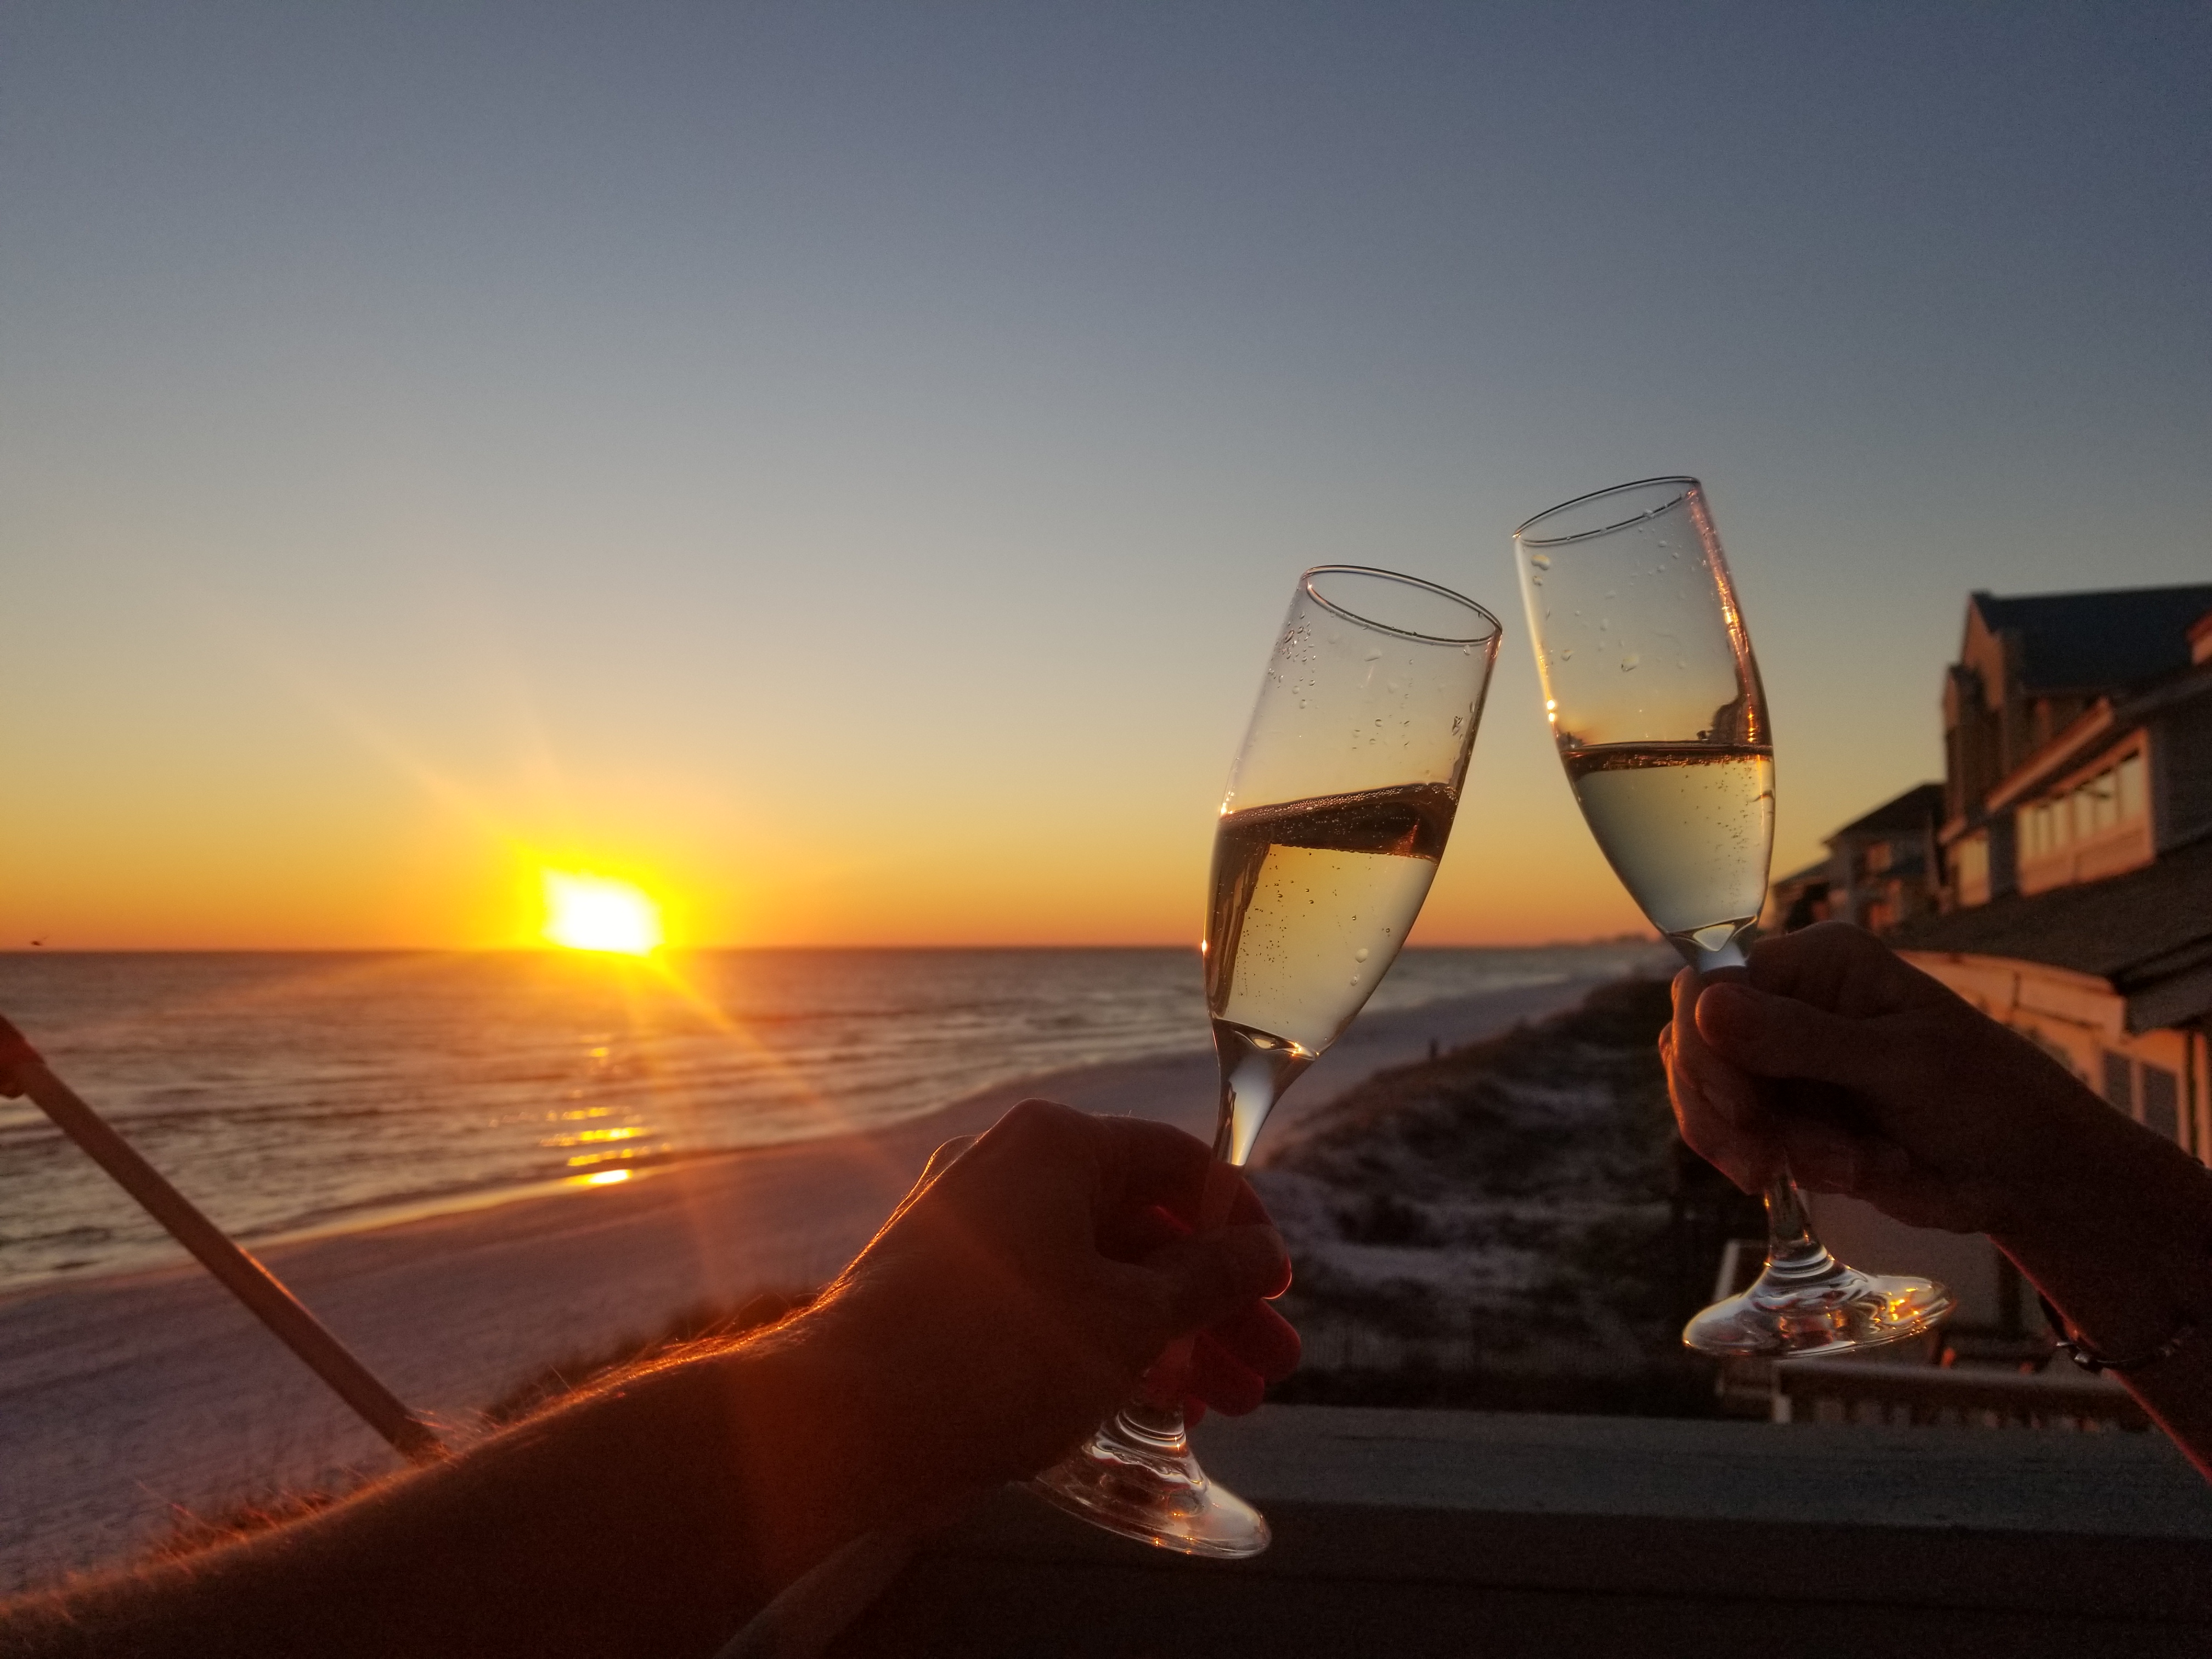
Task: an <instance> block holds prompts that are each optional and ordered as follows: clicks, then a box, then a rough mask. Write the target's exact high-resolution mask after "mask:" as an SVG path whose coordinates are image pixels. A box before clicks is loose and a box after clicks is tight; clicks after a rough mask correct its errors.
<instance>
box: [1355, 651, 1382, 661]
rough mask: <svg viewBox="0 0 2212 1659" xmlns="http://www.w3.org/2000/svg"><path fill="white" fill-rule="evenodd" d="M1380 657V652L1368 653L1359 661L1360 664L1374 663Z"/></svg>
mask: <svg viewBox="0 0 2212 1659" xmlns="http://www.w3.org/2000/svg"><path fill="white" fill-rule="evenodd" d="M1382 655H1383V653H1381V652H1380V651H1370V652H1369V653H1367V654H1366V655H1365V656H1364V657H1363V658H1361V659H1360V660H1361V661H1362V662H1374V661H1376V660H1377V659H1380V658H1381V657H1382Z"/></svg>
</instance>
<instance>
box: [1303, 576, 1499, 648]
mask: <svg viewBox="0 0 2212 1659" xmlns="http://www.w3.org/2000/svg"><path fill="white" fill-rule="evenodd" d="M1316 576H1380V577H1382V578H1383V580H1385V581H1394V582H1403V583H1404V584H1405V585H1406V586H1408V587H1419V588H1425V589H1426V590H1427V591H1428V592H1431V593H1434V594H1436V595H1437V596H1438V597H1439V598H1441V599H1449V600H1450V601H1451V602H1452V603H1453V604H1454V605H1464V606H1466V607H1467V609H1468V610H1469V611H1474V614H1475V615H1476V616H1478V617H1481V618H1482V620H1483V621H1485V622H1486V623H1489V624H1490V629H1489V631H1488V632H1487V633H1483V634H1467V635H1458V634H1422V633H1418V632H1416V631H1415V630H1414V629H1410V628H1399V627H1397V626H1395V625H1394V624H1392V623H1386V622H1377V621H1376V620H1375V618H1374V617H1363V616H1361V615H1360V614H1359V612H1358V611H1353V610H1352V609H1350V608H1348V607H1347V606H1345V605H1339V604H1337V603H1336V601H1335V600H1334V599H1330V598H1329V597H1328V595H1327V594H1326V593H1323V592H1320V591H1319V590H1318V589H1316V587H1315V586H1314V578H1315V577H1316ZM1298 589H1299V591H1300V592H1303V593H1304V594H1305V595H1306V597H1307V598H1309V599H1311V600H1312V601H1313V602H1314V603H1315V604H1316V605H1319V606H1321V608H1322V610H1324V611H1333V612H1334V613H1335V614H1336V615H1337V616H1340V617H1343V618H1344V619H1345V620H1346V622H1355V623H1358V624H1359V625H1360V626H1361V627H1362V628H1371V629H1375V630H1376V632H1377V633H1380V634H1395V635H1397V636H1398V637H1399V638H1400V639H1401V640H1419V641H1420V642H1421V643H1422V644H1424V645H1485V644H1489V643H1492V642H1494V641H1497V640H1498V639H1499V638H1500V637H1502V636H1503V635H1504V632H1505V624H1504V623H1501V622H1499V621H1498V618H1497V617H1493V616H1492V615H1491V613H1490V611H1489V608H1488V607H1487V606H1486V605H1477V604H1476V603H1475V602H1474V600H1473V599H1469V598H1468V597H1467V595H1466V594H1464V593H1455V592H1452V591H1451V589H1449V587H1445V586H1441V585H1439V584H1438V583H1436V582H1432V581H1425V580H1422V579H1421V578H1420V577H1419V576H1408V575H1407V574H1405V573H1404V572H1403V571H1401V570H1385V569H1383V568H1382V567H1380V566H1379V565H1371V564H1317V565H1314V566H1312V567H1311V568H1309V569H1308V570H1307V571H1306V573H1305V574H1304V575H1302V576H1300V577H1299V578H1298Z"/></svg>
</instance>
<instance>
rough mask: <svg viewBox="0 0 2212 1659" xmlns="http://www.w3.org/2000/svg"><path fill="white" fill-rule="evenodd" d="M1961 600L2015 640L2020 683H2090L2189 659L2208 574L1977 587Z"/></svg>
mask: <svg viewBox="0 0 2212 1659" xmlns="http://www.w3.org/2000/svg"><path fill="white" fill-rule="evenodd" d="M1968 603H1969V604H1970V605H1972V606H1973V608H1974V609H1976V610H1977V611H1980V612H1981V615H1982V623H1983V626H1984V627H1985V628H1987V629H1990V632H1992V633H2002V632H2010V633H2014V634H2016V635H2019V637H2020V640H2021V647H2022V649H2021V660H2020V664H2019V671H2020V676H2021V689H2022V690H2025V691H2027V692H2028V693H2030V694H2033V693H2036V692H2047V691H2092V690H2109V689H2112V688H2114V687H2118V686H2124V685H2130V684H2134V683H2135V682H2136V681H2137V680H2144V679H2148V678H2151V677H2152V676H2153V675H2156V674H2162V673H2166V672H2167V671H2170V670H2172V669H2176V668H2185V667H2187V666H2188V665H2189V654H2190V644H2189V633H2190V628H2191V624H2192V623H2196V622H2197V620H2198V619H2199V618H2200V617H2203V616H2204V614H2205V613H2206V612H2207V611H2212V582H2200V583H2196V584H2193V585H2191V586H2185V587H2125V588H2112V589H2107V590H2106V591H2105V592H2096V593H2029V594H2022V595H2019V596H2016V597H2014V598H2009V599H2006V598H2000V597H1999V596H1997V595H1996V594H1994V593H1976V594H1974V595H1973V596H1972V599H1969V600H1968Z"/></svg>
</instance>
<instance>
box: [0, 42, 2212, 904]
mask: <svg viewBox="0 0 2212 1659" xmlns="http://www.w3.org/2000/svg"><path fill="white" fill-rule="evenodd" d="M0 60H4V62H5V63H6V64H7V65H8V68H7V70H6V88H5V92H6V96H5V98H4V100H0V213H4V222H6V223H7V224H8V226H9V234H8V235H7V236H6V237H4V238H3V239H0V345H4V361H0V372H3V373H4V381H5V383H4V392H5V407H6V411H7V428H6V429H7V435H8V441H7V443H6V445H5V447H4V458H3V459H0V464H4V467H5V474H4V478H0V483H4V487H5V489H6V494H7V497H8V499H9V501H10V502H11V507H10V510H9V513H7V514H6V515H5V521H4V523H0V558H3V559H4V564H5V568H6V571H7V576H6V580H5V582H4V590H5V591H6V592H7V594H8V608H9V615H10V617H11V620H12V621H13V622H14V623H15V628H14V629H12V630H11V632H12V634H13V638H12V639H11V641H10V645H9V650H8V651H7V652H6V653H4V656H0V698H4V702H5V708H6V711H7V713H6V717H5V720H4V722H0V761H4V763H6V764H7V766H8V768H9V775H10V776H11V778H12V779H14V780H15V781H16V784H17V790H16V798H17V800H18V801H19V803H21V805H20V806H19V810H17V811H15V812H12V813H10V814H9V815H7V817H6V818H5V820H4V821H0V939H5V938H6V937H7V935H9V934H10V933H18V932H21V933H27V934H28V933H51V934H53V935H55V936H56V937H57V938H58V939H60V940H61V941H62V942H80V943H88V944H91V943H101V944H186V943H204V944H290V943H299V944H309V943H328V944H354V943H363V944H367V943H395V944H398V943H423V944H441V943H480V942H493V941H495V940H497V939H503V938H507V937H509V936H511V935H513V933H515V932H516V930H517V929H518V928H519V927H522V926H523V924H522V921H521V920H520V913H519V912H518V911H517V910H516V909H515V906H516V905H517V904H518V903H520V902H521V901H520V900H519V899H518V898H517V897H516V895H517V894H518V893H521V892H523V891H525V890H526V886H527V884H526V883H525V882H523V881H522V880H521V879H520V876H519V875H518V873H517V868H516V866H517V861H518V860H526V858H527V857H531V856H536V855H538V854H541V853H556V852H557V853H558V854H561V855H562V857H564V858H567V859H568V860H569V861H570V862H574V863H580V864H588V865H592V866H598V867H605V868H607V869H610V870H629V871H633V872H636V873H638V874H640V875H641V876H643V877H647V878H652V879H654V880H657V881H659V882H660V883H662V884H665V885H666V886H667V887H669V888H670V889H671V891H672V892H673V893H675V894H676V895H677V896H678V900H679V908H683V907H688V909H689V915H690V920H689V922H688V924H686V925H687V926H688V927H689V930H690V936H691V937H693V938H695V939H700V940H702V941H712V942H721V941H728V942H743V941H745V940H753V939H758V940H804V939H823V940H841V941H847V940H849V941H860V940H866V939H886V940H889V939H947V940H951V939H1000V938H1006V939H1013V938H1034V939H1109V938H1129V939H1136V938H1144V939H1182V938H1184V937H1188V936H1194V933H1195V931H1196V926H1197V909H1198V902H1197V894H1196V886H1197V884H1198V883H1199V881H1200V878H1202V873H1203V868H1204V861H1205V854H1206V822H1207V820H1208V819H1209V818H1210V817H1211V815H1212V810H1213V807H1214V805H1215V803H1216V801H1217V800H1218V793H1219V789H1220V787H1221V781H1222V778H1223V775H1225V771H1226V768H1227V763H1228V759H1229V751H1230V749H1231V746H1232V745H1233V744H1234V743H1235V741H1236V738H1237V733H1238V732H1239V731H1240V730H1241V728H1242V725H1243V718H1244V714H1245V713H1246V711H1247V709H1248V708H1249V698H1250V696H1251V693H1252V689H1253V687H1254V686H1255V684H1256V681H1257V675H1258V671H1259V667H1260V664H1261V659H1262V657H1263V656H1264V654H1265V651H1266V648H1267V641H1268V638H1269V635H1270V631H1271V629H1272V628H1273V624H1274V623H1275V622H1276V620H1277V619H1278V618H1279V616H1280V613H1281V611H1282V608H1283V605H1284V604H1285V600H1286V599H1287V595H1288V592H1289V588H1290V584H1291V579H1292V577H1293V576H1294V575H1295V574H1296V573H1297V570H1298V569H1299V568H1302V567H1303V566H1304V565H1305V564H1308V563H1312V562H1320V561H1323V560H1349V561H1352V562H1370V563H1377V564H1383V565H1389V566H1394V567H1397V568H1406V569H1409V570H1413V571H1415V572H1417V573H1418V574H1424V575H1427V576H1430V577H1432V578H1434V579H1436V580H1442V581H1444V582H1446V583H1448V584H1449V585H1451V586H1455V587H1458V588H1460V589H1461V590H1462V591H1464V592H1468V593H1469V594H1471V595H1472V596H1473V597H1475V598H1477V599H1483V600H1485V601H1486V602H1487V603H1488V604H1490V605H1491V606H1492V608H1493V609H1494V610H1497V611H1498V613H1499V615H1500V616H1501V617H1502V618H1503V619H1504V621H1505V623H1506V624H1507V627H1508V630H1509V633H1508V639H1507V641H1506V648H1505V653H1504V658H1503V659H1502V661H1501V666H1500V672H1499V678H1498V685H1497V687H1496V690H1495V692H1494V694H1493V697H1492V704H1491V709H1490V713H1489V714H1488V716H1487V718H1486V730H1485V732H1484V734H1483V737H1482V739H1481V742H1480V745H1479V747H1478V750H1477V757H1476V763H1475V769H1474V785H1475V789H1474V794H1473V796H1472V798H1471V799H1470V801H1469V803H1468V806H1467V807H1466V808H1465V809H1464V811H1463V814H1462V826H1461V829H1460V830H1459V832H1458V836H1457V838H1456V840H1455V843H1454V848H1455V855H1454V856H1453V857H1452V858H1451V859H1449V860H1448V861H1447V865H1446V868H1445V872H1444V875H1443V879H1442V880H1441V882H1440V884H1439V887H1438V890H1437V895H1436V897H1435V898H1434V899H1433V900H1432V902H1431V915H1430V916H1429V918H1428V920H1427V921H1426V922H1425V927H1426V929H1427V933H1428V936H1429V937H1431V939H1439V940H1441V939H1489V938H1516V939H1521V938H1531V939H1534V938H1545V937H1552V936H1557V935H1568V934H1578V933H1589V932H1605V931H1612V930H1613V928H1614V927H1626V926H1629V925H1631V923H1632V921H1633V917H1632V912H1631V911H1630V910H1629V909H1628V908H1627V906H1626V901H1625V900H1623V899H1621V898H1620V896H1619V895H1618V892H1617V890H1616V889H1615V888H1614V887H1613V884H1612V882H1611V878H1610V877H1609V876H1608V875H1607V872H1605V871H1604V868H1603V866H1602V864H1601V862H1600V861H1599V860H1597V857H1596V854H1595V852H1594V851H1593V850H1592V849H1591V848H1589V844H1588V838H1587V836H1586V835H1584V834H1583V831H1582V830H1581V829H1580V827H1579V824H1578V823H1577V820H1576V818H1575V817H1574V813H1573V810H1572V805H1571V800H1570V799H1569V797H1568V795H1567V793H1566V789H1565V784H1564V782H1563V781H1561V779H1560V778H1559V774H1558V769H1557V766H1556V763H1554V762H1553V760H1552V759H1551V757H1549V755H1548V753H1547V751H1546V749H1545V744H1544V734H1543V728H1542V720H1541V712H1540V706H1539V704H1538V702H1537V701H1536V697H1535V690H1534V675H1533V672H1532V671H1531V667H1530V664H1529V660H1528V645H1527V641H1526V638H1525V629H1523V627H1522V623H1521V619H1520V617H1519V616H1518V614H1517V605H1516V601H1515V597H1514V592H1513V584H1512V581H1511V579H1510V568H1509V565H1508V562H1507V552H1506V550H1507V538H1508V536H1509V534H1510V530H1511V527H1512V526H1513V525H1514V524H1515V523H1516V522H1517V521H1518V520H1520V519H1522V518H1524V517H1527V516H1528V515H1529V514H1531V513H1534V512H1536V511H1537V510H1539V509H1541V507H1546V506H1548V505H1550V504H1552V503H1553V502H1554V501H1559V500H1561V499H1563V498H1565V497H1566V496H1568V495H1576V494H1579V493H1581V492H1583V491H1584V490H1587V489H1595V488H1599V487H1601V486H1603V485H1605V484H1608V483H1617V482H1620V481H1621V480H1623V479H1626V478H1628V477H1641V476H1647V475H1650V474H1653V473H1660V472H1672V471H1690V472H1695V473H1697V474H1699V476H1701V477H1704V478H1705V480H1706V482H1707V483H1708V485H1709V486H1710V489H1711V495H1712V500H1713V501H1714V504H1715V508H1716V513H1717V519H1718V522H1719V525H1720V528H1721V531H1722V532H1723V537H1724V538H1725V539H1726V541H1727V543H1728V545H1729V550H1730V553H1731V556H1732V558H1733V560H1734V562H1735V566H1736V568H1737V574H1738V577H1739V581H1740V586H1741V590H1742V592H1743V596H1744V599H1745V604H1746V608H1747V615H1748V617H1749V620H1750V623H1751V626H1752V631H1753V638H1754V640H1755V641H1756V643H1757V645H1758V648H1759V655H1760V659H1761V664H1762V666H1763V668H1764V670H1765V678H1766V681H1767V684H1768V688H1769V690H1770V693H1771V699H1772V702H1773V708H1774V715H1775V720H1776V727H1777V732H1778V744H1779V750H1778V769H1779V777H1780V786H1779V788H1780V803H1781V842H1780V845H1779V846H1778V852H1777V860H1778V866H1779V867H1787V866H1790V865H1793V864H1796V863H1798V862H1802V861H1803V860H1804V859H1805V858H1807V857H1808V856H1810V855H1811V854H1812V852H1813V850H1814V847H1815V845H1816V842H1817V838H1818V836H1820V835H1821V834H1823V833H1825V832H1826V830H1828V829H1831V828H1832V827H1833V826H1834V825H1835V824H1836V823H1838V822H1839V821H1841V820H1842V819H1844V818H1846V817H1850V816H1853V815H1855V814H1856V813H1857V812H1858V811H1862V810H1863V809H1864V808H1865V807H1867V806H1869V805H1873V804H1874V803H1875V801H1877V800H1879V799H1881V798H1883V797H1884V796H1886V795H1887V794H1888V793H1893V792H1894V791H1895V790H1898V789H1900V788H1902V787H1906V786H1908V785H1910V784H1911V783H1913V782H1915V781H1918V780H1919V779H1921V778H1923V777H1925V776H1930V775H1935V774H1936V772H1937V770H1938V769H1939V768H1940V744H1939V738H1940V727H1939V721H1938V714H1937V707H1938V704H1937V696H1938V690H1939V681H1940V675H1941V671H1942V665H1943V663H1944V662H1945V661H1946V660H1948V657H1949V655H1950V653H1951V652H1952V651H1953V650H1954V647H1955V645H1956V642H1957V635H1958V629H1959V626H1960V616H1961V611H1962V609H1963V604H1964V599H1965V596H1966V592H1968V591H1969V590H1970V589H1973V588H1991V589H1995V590H1996V591H1998V592H2033V591H2045V590H2052V589H2063V588H2068V587H2081V586H2130V585H2137V584H2145V583H2154V582H2167V581H2180V580H2203V578H2204V576H2205V574H2206V573H2207V572H2208V570H2212V536H2209V535H2208V532H2207V530H2206V527H2205V526H2206V524H2207V517H2206V509H2207V507H2208V501H2207V499H2206V497H2207V495H2208V487H2207V469H2206V466H2205V458H2206V456H2207V455H2208V453H2212V442H2209V441H2208V440H2212V375H2208V374H2207V372H2206V371H2207V368H2208V367H2209V366H2212V363H2208V359H2212V352H2208V346H2212V307H2208V305H2207V296H2208V294H2212V281H2208V278H2212V202H2209V201H2208V200H2207V197H2208V193H2212V188H2208V179H2212V169H2208V166H2207V162H2208V150H2212V116H2208V108H2209V107H2212V106H2208V100H2206V98H2205V96H2204V91H2203V89H2204V88H2205V86H2206V85H2208V84H2212V13H2208V12H2207V11H2206V9H2204V8H2203V7H2201V6H2171V7H2167V6H2159V5H2136V6H2130V7H2128V8H2099V9H2091V8H2089V7H2087V6H2069V7H2041V6H2032V5H2013V6H1998V5H1941V4H1932V5H1931V4H1920V5H1881V4H1872V5H1869V4H1850V5H1844V4H1834V5H1824V4H1798V5H1790V6H1773V5H1752V4H1731V5H1702V4H1683V5H1659V4H1653V5H1626V4H1622V5H1604V6H1575V5H1543V6H1513V5H1498V6H1471V5H1451V6H1447V5H1395V4H1361V5H1332V6H1320V5H1297V4H1281V3H1277V4H1267V5H1190V6H1164V5H1120V4H1093V5H1012V4H1004V5H953V4H927V3H923V4H908V5H891V4H881V5H841V4H829V5H799V4H787V5H720V6H706V5H656V4H651V3H645V4H623V5H620V6H617V5H611V4H605V5H590V6H584V5H569V6H562V5H527V6H525V5H486V6H476V7H469V6H453V5H442V6H407V5H398V4H380V5H378V6H374V7H353V8H342V7H329V8H307V7H297V6H244V5H216V4H206V5H194V4H185V5H179V6H176V7H170V8H155V7H150V6H103V5H96V4H69V5H58V4H22V5H18V6H15V7H14V8H11V9H9V11H8V12H7V13H6V14H5V16H4V18H0ZM34 802H35V803H36V804H35V805H33V803H34ZM11 942H19V941H11Z"/></svg>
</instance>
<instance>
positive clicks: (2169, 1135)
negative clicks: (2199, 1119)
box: [2142, 1062, 2181, 1140]
mask: <svg viewBox="0 0 2212 1659" xmlns="http://www.w3.org/2000/svg"><path fill="white" fill-rule="evenodd" d="M2142 1121H2143V1127H2145V1128H2146V1129H2155V1130H2156V1131H2157V1132H2158V1133H2160V1134H2162V1135H2164V1136H2165V1137H2166V1139H2168V1140H2179V1139H2181V1079H2179V1078H2178V1077H2176V1076H2175V1075H2174V1074H2173V1073H2172V1072H2169V1071H2167V1070H2166V1067H2165V1066H2153V1065H2150V1064H2148V1062H2146V1063H2145V1064H2144V1066H2143V1068H2142Z"/></svg>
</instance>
